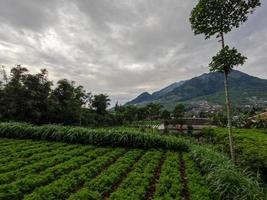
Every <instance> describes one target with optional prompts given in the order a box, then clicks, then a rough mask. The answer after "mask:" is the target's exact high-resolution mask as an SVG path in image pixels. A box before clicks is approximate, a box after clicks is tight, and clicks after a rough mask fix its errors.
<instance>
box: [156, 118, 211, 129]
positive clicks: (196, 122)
mask: <svg viewBox="0 0 267 200" xmlns="http://www.w3.org/2000/svg"><path fill="white" fill-rule="evenodd" d="M189 127H193V130H199V129H202V128H207V127H214V125H213V122H212V120H211V119H209V118H183V119H180V120H168V121H165V123H164V124H161V125H160V126H159V130H162V131H163V130H166V129H167V130H174V131H184V130H187V129H188V128H189Z"/></svg>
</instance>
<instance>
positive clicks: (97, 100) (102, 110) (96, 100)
mask: <svg viewBox="0 0 267 200" xmlns="http://www.w3.org/2000/svg"><path fill="white" fill-rule="evenodd" d="M109 102H110V99H109V98H108V96H107V95H104V94H99V95H94V97H93V99H92V107H93V108H95V110H96V113H97V114H99V115H104V114H106V112H107V111H106V109H107V107H108V106H109V105H110V104H109Z"/></svg>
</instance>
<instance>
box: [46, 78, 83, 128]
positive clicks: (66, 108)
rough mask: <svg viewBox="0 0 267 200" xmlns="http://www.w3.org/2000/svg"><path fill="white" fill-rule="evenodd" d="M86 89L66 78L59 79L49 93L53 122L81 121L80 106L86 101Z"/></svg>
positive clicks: (69, 122) (70, 122) (68, 122)
mask: <svg viewBox="0 0 267 200" xmlns="http://www.w3.org/2000/svg"><path fill="white" fill-rule="evenodd" d="M86 95H87V94H86V91H85V90H84V88H83V87H82V86H80V85H79V86H75V82H73V81H68V80H67V79H62V80H59V81H58V83H57V87H56V88H55V89H54V90H53V91H52V94H51V99H50V102H51V107H50V114H51V115H52V116H51V117H50V118H51V119H52V121H53V122H56V123H64V124H73V123H81V122H80V120H81V112H82V106H83V105H84V104H85V101H86Z"/></svg>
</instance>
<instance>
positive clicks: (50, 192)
mask: <svg viewBox="0 0 267 200" xmlns="http://www.w3.org/2000/svg"><path fill="white" fill-rule="evenodd" d="M125 152H126V151H125V150H123V149H115V150H113V151H111V152H108V153H107V154H105V155H103V156H99V157H97V158H96V159H95V160H93V161H92V162H89V163H87V164H85V165H82V166H81V167H80V168H79V169H76V170H73V171H72V172H71V173H69V174H66V175H64V176H62V177H60V178H59V179H57V180H55V181H54V182H52V183H50V184H48V185H46V186H44V187H40V188H37V189H36V190H34V191H33V192H32V193H31V194H29V195H27V196H25V198H24V200H37V199H38V200H47V199H57V200H61V199H66V198H68V196H70V195H71V193H73V192H75V190H79V188H80V187H82V185H83V184H84V182H85V181H86V180H88V179H91V178H93V177H94V176H96V175H97V174H98V173H100V172H101V171H102V169H103V168H105V167H106V166H108V165H109V164H110V163H112V162H114V161H115V160H116V159H117V158H118V157H119V156H121V155H122V154H123V153H125Z"/></svg>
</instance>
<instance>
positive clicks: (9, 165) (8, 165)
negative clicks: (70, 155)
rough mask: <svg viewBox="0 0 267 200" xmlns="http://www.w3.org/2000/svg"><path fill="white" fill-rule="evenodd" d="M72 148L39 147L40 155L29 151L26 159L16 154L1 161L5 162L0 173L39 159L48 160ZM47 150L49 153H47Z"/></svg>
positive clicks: (60, 146) (59, 146)
mask: <svg viewBox="0 0 267 200" xmlns="http://www.w3.org/2000/svg"><path fill="white" fill-rule="evenodd" d="M73 148H75V146H62V145H61V144H60V145H58V147H57V148H55V147H54V148H52V149H50V148H45V147H41V150H42V151H41V153H36V151H35V150H31V156H28V157H26V158H24V157H23V155H24V154H23V153H17V156H16V157H10V158H9V157H8V158H9V159H7V158H6V159H3V160H5V161H3V162H2V164H3V165H2V166H1V167H0V173H4V172H9V171H12V170H16V169H18V168H21V167H23V166H25V165H29V164H33V163H35V162H37V161H39V160H40V159H44V158H49V157H52V156H55V155H57V154H59V153H60V152H61V153H64V152H65V151H68V150H71V149H73ZM48 149H49V150H50V151H47V150H48ZM32 152H35V154H32ZM20 155H21V156H20Z"/></svg>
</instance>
